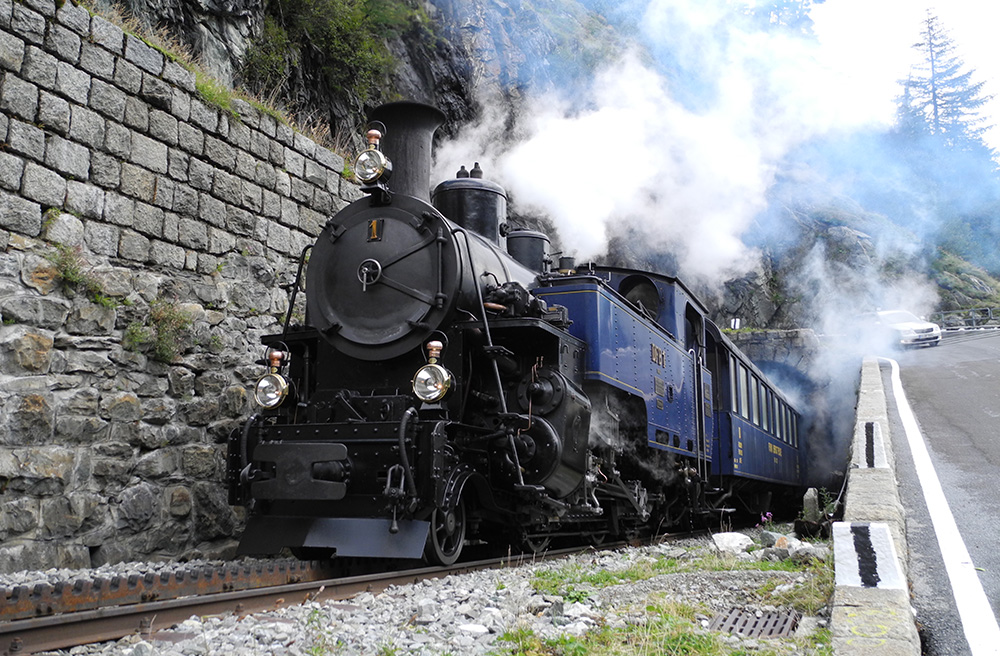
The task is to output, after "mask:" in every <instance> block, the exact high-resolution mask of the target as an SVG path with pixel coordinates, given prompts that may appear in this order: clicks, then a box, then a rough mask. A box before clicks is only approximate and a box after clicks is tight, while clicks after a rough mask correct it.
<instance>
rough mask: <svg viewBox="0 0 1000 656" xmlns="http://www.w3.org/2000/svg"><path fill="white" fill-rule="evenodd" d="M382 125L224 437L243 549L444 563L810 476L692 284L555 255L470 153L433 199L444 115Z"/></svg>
mask: <svg viewBox="0 0 1000 656" xmlns="http://www.w3.org/2000/svg"><path fill="white" fill-rule="evenodd" d="M371 118H372V123H371V124H370V127H371V129H370V130H369V132H368V139H369V143H370V146H369V148H368V150H366V151H365V152H363V153H362V154H361V155H360V156H359V158H358V161H357V163H356V166H355V171H356V174H357V176H358V177H359V178H360V180H361V181H362V183H363V184H362V187H361V189H362V191H364V192H365V197H364V198H362V199H361V200H358V201H356V202H354V203H352V204H351V205H350V206H348V207H346V208H345V209H343V210H342V211H340V212H338V213H337V214H336V215H335V216H333V217H332V218H330V219H329V221H328V222H327V223H326V225H325V227H324V229H323V232H322V234H321V235H320V237H319V239H318V240H317V241H316V243H315V244H314V245H313V246H312V247H311V252H309V253H308V257H307V255H306V253H304V254H303V258H302V261H301V262H300V266H299V272H300V273H299V277H300V278H301V276H302V273H301V272H302V270H303V269H304V268H305V269H306V273H305V294H306V297H307V298H306V308H307V309H306V320H305V325H303V326H289V324H288V322H286V324H285V327H284V331H283V332H282V333H281V334H279V335H272V336H268V337H265V338H264V339H263V342H264V345H265V347H266V357H265V363H266V366H267V373H266V374H265V375H264V376H263V377H262V378H261V379H260V380H259V382H258V383H257V386H256V390H255V397H256V399H257V402H258V403H259V404H260V406H261V410H260V411H259V412H258V413H257V414H254V415H253V416H252V417H250V418H249V419H248V420H247V422H246V423H245V425H244V426H243V428H242V430H240V431H237V432H235V433H234V434H233V436H232V437H231V438H230V441H229V445H228V463H227V469H228V474H229V495H230V502H231V503H232V504H234V505H243V506H245V507H246V509H247V514H248V522H247V526H246V530H245V532H244V533H243V537H242V541H241V543H240V551H241V552H242V553H275V552H277V551H279V550H280V549H282V548H283V547H290V548H291V550H292V552H293V553H295V554H296V555H298V556H300V557H318V556H328V555H331V554H336V555H340V556H361V557H383V558H390V557H392V558H418V557H420V556H421V555H424V556H425V557H426V558H427V559H428V560H429V561H431V562H435V563H443V564H448V563H452V562H454V561H455V560H456V559H457V558H458V557H459V554H460V553H461V552H462V549H463V546H464V545H465V544H467V543H470V542H478V543H483V542H485V543H489V544H501V545H513V546H515V547H516V548H526V549H529V550H539V549H543V548H545V546H546V545H548V544H549V542H550V540H552V539H553V538H557V537H575V538H584V539H589V540H591V541H593V542H595V543H597V542H600V541H602V540H604V539H605V538H607V537H609V536H618V537H620V536H634V535H638V534H648V533H651V532H655V531H658V530H661V529H665V528H668V527H673V526H677V525H681V526H685V527H686V526H688V525H690V524H691V523H693V522H695V520H698V519H699V518H704V517H707V516H710V515H711V514H713V513H719V512H725V511H727V510H731V509H740V508H745V509H749V510H751V511H754V512H757V511H762V510H764V509H765V506H766V503H767V501H768V500H769V498H770V495H771V494H772V493H773V492H775V491H782V490H792V489H795V488H797V487H798V486H799V485H800V483H801V480H802V471H801V467H802V462H803V458H802V456H801V453H802V450H803V449H802V446H800V443H799V434H800V430H802V427H801V426H800V424H801V419H800V415H799V414H798V413H797V412H796V411H795V409H794V408H793V407H792V405H791V404H790V403H789V402H788V400H787V399H786V397H784V396H783V395H782V393H781V392H780V391H779V390H778V389H776V388H775V387H773V386H772V385H771V384H770V383H769V382H768V381H767V379H766V378H765V377H764V376H763V375H762V374H761V372H760V371H758V370H757V368H756V367H754V365H753V364H752V363H750V361H749V360H748V359H747V358H746V357H745V356H743V355H742V354H741V353H740V352H739V350H738V349H736V348H735V347H734V346H733V345H732V343H731V342H730V341H729V340H728V339H727V338H726V336H725V335H723V334H722V333H721V332H720V331H719V329H718V328H717V327H716V326H715V325H714V324H712V323H711V322H710V321H709V320H708V319H707V318H706V310H705V308H704V307H703V306H702V305H701V303H700V302H699V301H698V300H697V299H696V298H695V297H694V296H693V295H692V294H691V293H690V291H689V290H688V289H687V288H686V287H685V286H684V285H683V284H682V283H681V282H680V281H679V280H677V279H675V278H671V277H667V276H663V275H658V274H655V273H649V272H643V271H634V270H629V269H623V268H617V267H605V266H597V265H593V264H588V265H586V266H584V267H576V266H574V264H573V263H572V261H570V260H569V259H568V258H562V259H560V263H559V265H558V266H557V267H553V266H552V261H551V258H550V252H549V241H548V238H547V237H546V236H545V235H543V234H541V233H539V232H535V231H531V230H525V229H508V227H507V224H506V213H507V209H506V203H507V197H506V194H505V192H504V190H503V189H502V188H501V187H500V186H499V185H497V184H494V183H492V182H489V181H487V180H485V179H483V178H482V173H481V171H480V170H479V169H478V165H477V166H476V167H474V168H473V170H472V171H470V172H466V171H465V169H464V167H463V169H462V171H460V172H459V175H458V177H457V178H456V179H453V180H448V181H445V182H443V183H441V184H440V185H438V186H437V187H436V188H435V189H434V191H433V194H432V195H431V196H432V198H431V199H429V198H428V197H427V196H428V190H429V189H430V183H429V171H430V161H431V157H430V153H431V140H432V137H433V133H434V131H435V130H436V129H437V127H438V126H439V125H440V124H441V122H442V121H443V116H442V115H441V113H440V112H438V111H437V110H436V109H434V108H431V107H427V106H425V105H418V104H414V103H394V104H391V105H386V106H383V107H381V108H379V109H378V110H376V111H375V112H374V113H373V115H372V117H371ZM308 250H309V249H307V251H308ZM307 261H308V264H307V265H306V262H307ZM300 286H301V285H300V284H297V285H296V289H298V288H299V287H300ZM292 302H293V304H294V297H293V300H292Z"/></svg>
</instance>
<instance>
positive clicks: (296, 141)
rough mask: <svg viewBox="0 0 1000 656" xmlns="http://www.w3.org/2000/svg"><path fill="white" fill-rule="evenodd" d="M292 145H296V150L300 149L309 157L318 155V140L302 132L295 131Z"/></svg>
mask: <svg viewBox="0 0 1000 656" xmlns="http://www.w3.org/2000/svg"><path fill="white" fill-rule="evenodd" d="M292 145H293V146H294V147H295V150H297V151H299V152H300V153H302V154H303V155H305V156H306V157H307V158H309V159H312V158H313V157H315V155H316V142H315V141H313V140H312V139H310V138H309V137H307V136H306V135H304V134H302V133H301V132H296V133H295V135H294V137H293V138H292Z"/></svg>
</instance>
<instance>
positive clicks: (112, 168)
mask: <svg viewBox="0 0 1000 656" xmlns="http://www.w3.org/2000/svg"><path fill="white" fill-rule="evenodd" d="M115 125H117V124H115V123H111V124H110V126H112V127H113V126H115ZM121 180H122V167H121V164H120V163H119V160H118V158H116V157H114V156H111V155H105V154H104V153H91V157H90V181H91V182H93V183H94V184H96V185H100V186H102V187H104V188H106V189H117V188H118V186H119V185H120V184H121Z"/></svg>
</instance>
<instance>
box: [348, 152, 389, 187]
mask: <svg viewBox="0 0 1000 656" xmlns="http://www.w3.org/2000/svg"><path fill="white" fill-rule="evenodd" d="M388 166H389V160H388V158H386V156H385V155H383V154H382V151H381V150H376V149H375V148H374V147H372V148H369V149H368V150H366V151H364V152H362V153H361V154H360V155H358V158H357V159H356V160H354V175H356V176H358V179H359V180H361V182H363V183H365V184H371V183H372V182H375V181H376V180H378V179H379V178H380V177H382V174H383V173H385V172H386V169H387V168H388Z"/></svg>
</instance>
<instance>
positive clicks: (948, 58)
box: [898, 11, 991, 151]
mask: <svg viewBox="0 0 1000 656" xmlns="http://www.w3.org/2000/svg"><path fill="white" fill-rule="evenodd" d="M913 48H914V49H915V50H917V51H918V52H920V54H921V63H920V64H918V65H917V66H915V67H914V68H913V70H912V72H911V74H910V77H909V78H908V79H907V80H905V81H904V82H903V85H904V93H903V96H902V98H901V99H900V106H899V114H898V119H899V128H900V130H901V131H902V132H904V133H907V132H909V133H911V134H915V133H917V132H924V131H926V133H929V134H931V135H935V136H937V137H938V139H939V140H940V141H941V142H942V145H944V146H946V147H949V148H957V149H960V150H965V151H973V150H980V149H982V148H983V142H982V136H983V133H984V132H985V131H986V130H987V128H988V127H989V126H986V125H984V123H985V120H986V119H985V118H983V117H982V116H980V114H979V109H980V108H981V107H982V106H983V105H984V104H986V103H987V102H988V101H989V100H990V98H991V97H990V96H984V95H983V94H982V90H983V84H984V82H973V81H972V77H973V74H974V73H975V71H974V70H972V69H969V70H964V69H965V64H964V62H963V61H962V60H961V58H960V57H959V56H958V55H957V54H956V52H955V42H954V41H952V39H951V37H950V36H949V34H948V32H947V30H945V29H944V28H943V27H942V26H941V25H940V24H939V22H938V18H937V16H935V15H933V14H931V13H930V11H928V12H927V18H926V19H925V20H924V22H923V31H922V32H921V33H920V40H919V41H917V42H916V43H914V44H913ZM921 119H922V122H923V125H919V122H920V120H921Z"/></svg>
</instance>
